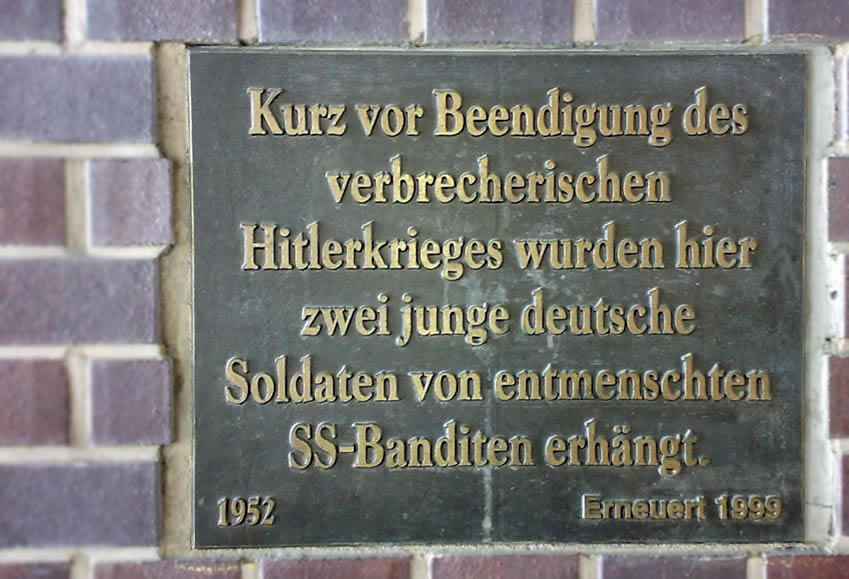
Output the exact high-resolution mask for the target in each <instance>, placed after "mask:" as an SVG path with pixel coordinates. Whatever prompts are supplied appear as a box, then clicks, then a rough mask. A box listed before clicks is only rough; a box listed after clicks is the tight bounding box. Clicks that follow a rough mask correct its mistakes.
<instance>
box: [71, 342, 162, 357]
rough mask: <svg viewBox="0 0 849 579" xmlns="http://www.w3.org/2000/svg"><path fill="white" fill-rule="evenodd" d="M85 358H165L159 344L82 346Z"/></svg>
mask: <svg viewBox="0 0 849 579" xmlns="http://www.w3.org/2000/svg"><path fill="white" fill-rule="evenodd" d="M83 349H84V350H85V353H86V356H88V357H89V358H97V359H111V360H125V359H133V360H136V359H145V360H147V359H160V358H164V357H165V352H164V349H163V347H162V345H161V344H92V345H90V346H84V347H83Z"/></svg>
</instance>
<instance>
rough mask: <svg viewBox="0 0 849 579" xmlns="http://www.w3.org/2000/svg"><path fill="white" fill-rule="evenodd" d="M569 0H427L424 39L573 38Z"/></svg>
mask: <svg viewBox="0 0 849 579" xmlns="http://www.w3.org/2000/svg"><path fill="white" fill-rule="evenodd" d="M573 12H574V9H573V7H572V1H571V0H468V1H465V2H457V1H456V0H428V2H427V26H426V27H425V31H426V32H425V40H426V41H427V42H516V43H522V44H566V43H569V42H571V41H572V17H573Z"/></svg>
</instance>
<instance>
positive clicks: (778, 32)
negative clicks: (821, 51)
mask: <svg viewBox="0 0 849 579" xmlns="http://www.w3.org/2000/svg"><path fill="white" fill-rule="evenodd" d="M765 2H766V5H767V17H766V21H767V36H769V37H773V38H774V37H781V38H778V39H777V40H831V41H840V40H847V39H849V2H846V0H814V1H811V0H765Z"/></svg>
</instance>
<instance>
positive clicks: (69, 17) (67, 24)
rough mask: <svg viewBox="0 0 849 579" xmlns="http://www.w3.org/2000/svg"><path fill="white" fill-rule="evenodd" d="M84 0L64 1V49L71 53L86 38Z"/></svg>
mask: <svg viewBox="0 0 849 579" xmlns="http://www.w3.org/2000/svg"><path fill="white" fill-rule="evenodd" d="M85 2H86V0H65V1H64V21H63V25H64V32H65V49H66V50H68V51H73V50H74V49H75V48H77V47H78V46H79V45H81V44H82V43H83V42H85V37H86V6H85Z"/></svg>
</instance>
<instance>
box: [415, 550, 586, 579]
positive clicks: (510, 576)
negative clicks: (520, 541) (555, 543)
mask: <svg viewBox="0 0 849 579" xmlns="http://www.w3.org/2000/svg"><path fill="white" fill-rule="evenodd" d="M431 577H433V579H463V578H465V577H487V578H488V579H514V578H516V577H534V578H535V579H578V557H577V556H575V555H489V556H478V557H475V556H469V557H465V556H446V557H437V558H436V559H434V560H433V563H432V564H431Z"/></svg>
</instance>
